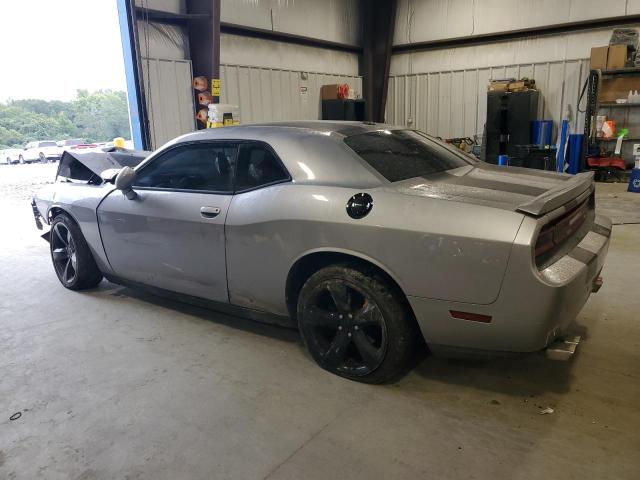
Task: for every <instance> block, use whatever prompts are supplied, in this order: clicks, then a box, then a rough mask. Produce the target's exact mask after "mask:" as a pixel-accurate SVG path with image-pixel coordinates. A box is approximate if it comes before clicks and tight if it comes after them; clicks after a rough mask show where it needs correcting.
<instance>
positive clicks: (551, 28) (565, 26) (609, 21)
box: [393, 15, 640, 53]
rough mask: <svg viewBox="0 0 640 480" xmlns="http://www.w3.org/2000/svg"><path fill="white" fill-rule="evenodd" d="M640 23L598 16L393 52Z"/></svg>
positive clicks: (420, 44)
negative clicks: (591, 18)
mask: <svg viewBox="0 0 640 480" xmlns="http://www.w3.org/2000/svg"><path fill="white" fill-rule="evenodd" d="M639 23H640V15H627V16H624V17H609V18H597V19H593V20H583V21H579V22H567V23H558V24H555V25H547V26H543V27H532V28H521V29H518V30H509V31H505V32H496V33H485V34H480V35H468V36H465V37H454V38H444V39H442V40H431V41H428V42H416V43H403V44H400V45H394V46H393V53H408V52H418V51H428V50H441V49H444V48H454V47H465V46H472V45H484V44H487V43H497V42H507V41H509V40H519V39H524V38H531V37H539V36H543V35H560V34H563V33H570V32H577V31H582V30H593V29H597V28H611V27H619V26H624V25H634V24H639Z"/></svg>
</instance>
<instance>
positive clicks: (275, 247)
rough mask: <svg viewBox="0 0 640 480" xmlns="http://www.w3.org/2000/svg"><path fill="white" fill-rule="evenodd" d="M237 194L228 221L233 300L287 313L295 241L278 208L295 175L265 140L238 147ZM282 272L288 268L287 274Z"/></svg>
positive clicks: (230, 285) (285, 198)
mask: <svg viewBox="0 0 640 480" xmlns="http://www.w3.org/2000/svg"><path fill="white" fill-rule="evenodd" d="M235 177H236V178H235V194H234V197H233V201H232V202H231V206H230V207H229V214H228V215H227V220H226V229H225V232H226V238H227V262H228V264H227V285H228V288H229V301H230V302H231V303H232V304H233V305H238V306H241V307H246V308H251V309H255V310H262V311H267V312H271V313H278V314H282V315H286V305H285V303H284V287H283V279H284V278H286V270H287V269H288V267H289V265H290V256H291V255H292V254H293V252H291V251H290V250H289V249H288V246H289V245H290V244H291V243H294V242H295V241H294V240H292V239H290V238H288V236H289V235H291V234H292V231H291V229H290V228H288V227H287V225H288V222H287V218H286V217H284V216H283V211H282V210H281V209H280V208H279V207H278V206H279V205H282V204H283V202H285V203H286V202H287V199H289V200H293V199H292V197H291V196H288V195H286V194H285V195H283V193H285V190H286V188H287V184H288V183H290V182H291V176H290V175H289V173H288V171H287V169H286V168H285V166H284V164H283V163H282V161H281V160H280V159H279V157H278V156H277V154H276V152H275V151H274V150H273V149H272V148H271V147H270V146H269V145H267V144H266V143H262V142H245V143H243V144H242V145H241V146H240V149H239V154H238V161H237V167H236V175H235ZM283 272H285V273H284V274H283Z"/></svg>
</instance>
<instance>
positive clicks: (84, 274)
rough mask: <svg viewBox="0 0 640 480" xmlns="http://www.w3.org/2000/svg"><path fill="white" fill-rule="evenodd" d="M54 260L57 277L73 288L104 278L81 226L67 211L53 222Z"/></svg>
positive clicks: (51, 241)
mask: <svg viewBox="0 0 640 480" xmlns="http://www.w3.org/2000/svg"><path fill="white" fill-rule="evenodd" d="M50 245H51V260H52V262H53V268H54V269H55V271H56V275H57V276H58V280H60V283H62V285H63V286H64V287H65V288H68V289H70V290H83V289H86V288H92V287H95V286H96V285H97V284H98V283H100V281H101V280H102V272H100V270H99V269H98V266H97V265H96V262H95V260H94V259H93V255H92V253H91V250H90V249H89V245H87V242H86V240H85V239H84V236H83V235H82V232H81V231H80V227H78V225H77V224H76V223H75V222H74V221H73V220H72V219H71V218H70V217H69V216H67V215H65V214H60V215H58V216H57V217H56V218H54V219H53V222H51V234H50Z"/></svg>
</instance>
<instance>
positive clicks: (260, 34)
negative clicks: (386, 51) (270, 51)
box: [220, 22, 362, 53]
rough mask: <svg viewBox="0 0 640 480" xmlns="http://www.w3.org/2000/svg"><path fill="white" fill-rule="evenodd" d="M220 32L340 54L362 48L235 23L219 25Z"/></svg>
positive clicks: (357, 51) (355, 51)
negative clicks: (323, 49)
mask: <svg viewBox="0 0 640 480" xmlns="http://www.w3.org/2000/svg"><path fill="white" fill-rule="evenodd" d="M220 31H221V32H222V33H227V34H230V35H240V36H243V37H251V38H259V39H262V40H274V41H277V42H286V43H293V44H296V45H304V46H307V47H316V48H325V49H329V50H338V51H341V52H351V53H360V52H361V51H362V48H361V47H359V46H358V45H351V44H348V43H340V42H332V41H330V40H322V39H320V38H312V37H305V36H303V35H296V34H293V33H286V32H278V31H276V30H267V29H264V28H255V27H248V26H246V25H237V24H235V23H227V22H222V23H220Z"/></svg>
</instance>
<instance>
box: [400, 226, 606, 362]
mask: <svg viewBox="0 0 640 480" xmlns="http://www.w3.org/2000/svg"><path fill="white" fill-rule="evenodd" d="M610 236H611V221H610V220H609V219H608V218H606V217H600V216H598V217H596V218H595V222H594V225H593V226H592V227H591V230H590V231H589V232H588V233H587V234H586V235H585V237H584V238H583V239H582V240H581V241H580V243H579V244H578V245H577V246H576V247H575V248H574V249H573V250H572V251H570V252H568V253H567V254H566V255H564V256H563V257H561V258H559V259H558V260H557V261H555V262H554V263H553V264H551V265H549V266H548V267H546V268H545V269H544V270H542V271H538V270H537V269H536V267H535V264H534V262H533V261H532V247H531V244H530V238H531V235H530V232H522V237H521V236H520V233H519V234H518V237H517V238H516V242H515V243H514V247H513V251H512V254H511V258H510V261H509V265H508V267H507V271H506V273H505V278H504V281H503V284H502V288H501V291H500V295H499V296H498V299H497V300H496V301H495V302H494V303H492V304H490V305H478V304H469V303H459V302H448V301H441V300H431V299H425V298H418V297H409V303H410V304H411V306H412V307H413V310H414V313H415V315H416V318H417V319H418V323H419V325H420V328H421V330H422V333H423V335H424V338H425V340H426V342H427V343H429V344H435V345H439V346H451V347H456V348H463V349H465V348H470V349H479V350H489V351H502V352H534V351H540V350H543V349H545V348H546V347H547V346H549V345H551V344H552V343H553V342H555V341H556V340H558V339H563V338H564V335H565V334H566V333H567V330H568V327H569V326H570V325H571V323H572V322H573V321H574V320H575V318H576V316H577V315H578V313H579V312H580V310H581V309H582V307H583V306H584V304H585V303H586V301H587V299H588V298H589V295H590V294H591V293H592V292H593V291H594V290H597V285H598V283H600V282H601V279H600V277H599V274H600V271H601V270H602V267H603V265H604V261H605V258H606V255H607V252H608V249H609V238H610ZM451 311H462V312H472V313H475V314H480V315H484V316H487V317H490V321H483V322H480V321H471V320H463V319H459V318H453V317H452V315H451Z"/></svg>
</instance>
